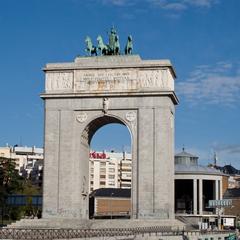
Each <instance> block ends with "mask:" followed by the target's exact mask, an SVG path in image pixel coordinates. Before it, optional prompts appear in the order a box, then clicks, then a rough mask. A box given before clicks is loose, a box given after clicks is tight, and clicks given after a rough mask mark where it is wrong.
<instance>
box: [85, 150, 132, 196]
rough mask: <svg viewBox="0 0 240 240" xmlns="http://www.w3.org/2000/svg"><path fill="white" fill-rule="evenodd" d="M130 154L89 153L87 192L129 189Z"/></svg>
mask: <svg viewBox="0 0 240 240" xmlns="http://www.w3.org/2000/svg"><path fill="white" fill-rule="evenodd" d="M131 171H132V160H131V154H129V153H126V152H122V153H119V152H118V153H117V152H114V151H112V152H95V151H91V152H90V157H89V179H90V184H89V190H90V192H92V191H93V190H96V189H99V188H131Z"/></svg>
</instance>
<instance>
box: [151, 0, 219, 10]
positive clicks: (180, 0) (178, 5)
mask: <svg viewBox="0 0 240 240" xmlns="http://www.w3.org/2000/svg"><path fill="white" fill-rule="evenodd" d="M147 1H148V2H149V3H151V4H153V5H155V6H158V7H160V8H162V9H165V10H175V11H182V10H186V9H187V8H189V7H202V8H210V7H212V6H213V5H215V4H216V3H218V0H147Z"/></svg>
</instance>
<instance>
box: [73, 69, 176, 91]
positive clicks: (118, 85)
mask: <svg viewBox="0 0 240 240" xmlns="http://www.w3.org/2000/svg"><path fill="white" fill-rule="evenodd" d="M74 76H75V86H74V88H75V90H76V91H100V92H101V91H120V90H130V91H131V90H141V89H148V88H152V89H155V88H156V87H157V88H161V89H163V90H164V89H165V90H172V86H173V83H172V82H173V78H172V77H171V74H170V73H169V71H168V70H167V69H161V70H158V69H154V70H153V69H151V70H136V69H130V70H125V69H124V70H123V69H119V70H110V69H107V70H95V71H93V70H83V71H75V74H74Z"/></svg>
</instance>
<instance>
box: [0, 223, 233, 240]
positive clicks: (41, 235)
mask: <svg viewBox="0 0 240 240" xmlns="http://www.w3.org/2000/svg"><path fill="white" fill-rule="evenodd" d="M229 233H233V231H184V230H172V228H171V227H164V226H156V227H135V228H108V229H69V228H67V229H30V228H2V229H0V239H18V240H21V239H24V240H27V239H31V240H32V239H33V240H34V239H40V240H41V239H73V238H94V237H96V238H99V237H117V236H125V237H131V238H135V237H136V236H137V235H142V236H146V235H148V236H154V235H155V236H182V237H183V239H188V237H187V236H192V235H199V236H201V235H202V236H204V235H214V234H229Z"/></svg>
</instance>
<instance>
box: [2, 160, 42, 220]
mask: <svg viewBox="0 0 240 240" xmlns="http://www.w3.org/2000/svg"><path fill="white" fill-rule="evenodd" d="M11 194H23V195H39V194H41V189H40V188H39V187H37V186H34V185H32V183H31V181H30V180H28V179H25V178H24V177H22V176H20V175H19V173H18V170H16V163H15V160H14V159H10V158H4V157H0V211H1V212H0V215H2V218H3V220H9V221H16V220H19V219H20V218H22V217H23V216H36V215H37V214H38V213H39V210H38V209H37V208H36V207H35V206H33V205H32V198H31V197H29V198H28V200H27V202H28V203H27V205H26V206H7V204H6V199H7V196H8V195H11Z"/></svg>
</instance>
